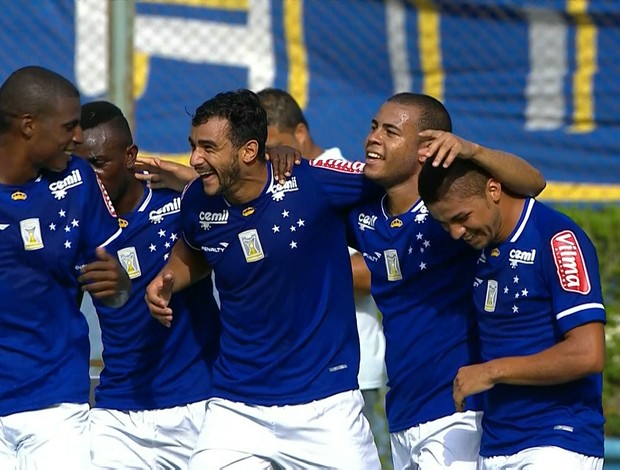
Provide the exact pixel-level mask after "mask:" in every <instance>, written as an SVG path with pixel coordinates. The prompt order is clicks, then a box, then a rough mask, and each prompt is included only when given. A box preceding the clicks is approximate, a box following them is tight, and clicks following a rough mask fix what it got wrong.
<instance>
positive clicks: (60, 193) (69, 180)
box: [49, 170, 82, 199]
mask: <svg viewBox="0 0 620 470" xmlns="http://www.w3.org/2000/svg"><path fill="white" fill-rule="evenodd" d="M81 184H82V175H81V174H80V170H73V171H72V172H71V174H70V175H69V176H65V177H64V178H63V179H61V180H60V181H54V182H53V183H50V185H49V188H50V191H51V192H52V194H53V195H54V197H55V198H56V199H63V198H64V197H65V196H66V195H67V189H71V188H75V187H76V186H79V185H81Z"/></svg>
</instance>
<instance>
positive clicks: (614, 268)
mask: <svg viewBox="0 0 620 470" xmlns="http://www.w3.org/2000/svg"><path fill="white" fill-rule="evenodd" d="M555 207H556V209H558V210H560V211H561V212H563V213H565V214H567V215H568V216H570V217H571V218H572V219H573V220H574V221H575V222H577V223H578V224H579V225H580V226H581V227H582V228H583V229H584V230H585V231H586V233H587V234H588V236H589V237H590V238H591V240H592V242H593V243H594V246H596V250H597V252H598V258H599V265H600V273H601V284H602V286H603V299H604V301H605V309H606V311H607V326H606V328H605V331H606V338H607V362H606V365H605V372H604V375H603V407H604V411H605V416H606V418H607V424H606V428H605V433H606V435H608V436H620V205H601V206H576V205H572V206H561V205H556V206H555Z"/></svg>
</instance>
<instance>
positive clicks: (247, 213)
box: [241, 207, 256, 217]
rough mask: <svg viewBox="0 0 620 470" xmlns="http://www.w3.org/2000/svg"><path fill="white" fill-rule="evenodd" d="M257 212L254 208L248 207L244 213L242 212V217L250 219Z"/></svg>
mask: <svg viewBox="0 0 620 470" xmlns="http://www.w3.org/2000/svg"><path fill="white" fill-rule="evenodd" d="M255 211H256V209H254V208H253V207H246V208H245V209H243V211H242V212H241V215H242V216H243V217H249V216H251V215H252V214H254V212H255Z"/></svg>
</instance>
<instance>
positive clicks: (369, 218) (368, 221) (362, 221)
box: [357, 212, 377, 232]
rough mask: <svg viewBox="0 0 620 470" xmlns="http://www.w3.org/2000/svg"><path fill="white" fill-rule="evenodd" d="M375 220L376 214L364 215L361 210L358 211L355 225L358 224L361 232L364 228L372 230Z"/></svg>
mask: <svg viewBox="0 0 620 470" xmlns="http://www.w3.org/2000/svg"><path fill="white" fill-rule="evenodd" d="M376 221H377V216H376V215H366V214H364V213H363V212H360V215H359V216H358V217H357V225H359V228H360V230H361V231H362V232H363V231H364V230H366V229H370V230H374V229H375V222H376Z"/></svg>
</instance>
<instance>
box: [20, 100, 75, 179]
mask: <svg viewBox="0 0 620 470" xmlns="http://www.w3.org/2000/svg"><path fill="white" fill-rule="evenodd" d="M79 122H80V100H79V98H77V97H62V98H58V99H57V100H56V102H55V105H54V106H52V105H51V104H50V105H49V107H48V109H47V111H42V112H41V113H39V114H38V115H36V116H33V117H31V118H30V121H29V123H26V124H25V125H26V126H28V127H29V131H30V132H31V138H30V142H29V148H30V152H29V155H30V160H31V162H32V164H33V166H34V167H36V168H47V169H49V170H52V171H62V170H64V169H65V168H66V167H67V163H68V162H69V155H70V154H71V153H72V152H73V149H74V148H75V146H76V145H77V144H78V143H80V142H82V138H83V135H82V128H81V127H80V125H79Z"/></svg>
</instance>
